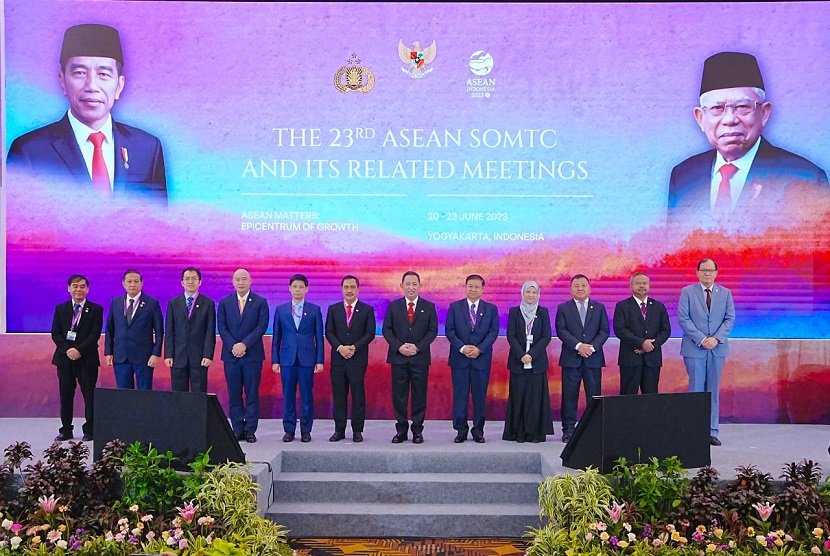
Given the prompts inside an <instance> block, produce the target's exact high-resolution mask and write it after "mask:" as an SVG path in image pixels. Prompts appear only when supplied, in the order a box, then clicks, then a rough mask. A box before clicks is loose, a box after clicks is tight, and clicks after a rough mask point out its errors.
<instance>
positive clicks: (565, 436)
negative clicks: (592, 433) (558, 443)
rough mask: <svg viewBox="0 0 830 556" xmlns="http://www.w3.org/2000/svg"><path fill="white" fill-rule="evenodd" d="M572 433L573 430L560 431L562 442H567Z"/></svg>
mask: <svg viewBox="0 0 830 556" xmlns="http://www.w3.org/2000/svg"><path fill="white" fill-rule="evenodd" d="M573 435H574V433H573V431H565V432H563V433H562V442H568V440H570V439H571V437H572V436H573Z"/></svg>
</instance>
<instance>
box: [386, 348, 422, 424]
mask: <svg viewBox="0 0 830 556" xmlns="http://www.w3.org/2000/svg"><path fill="white" fill-rule="evenodd" d="M428 378H429V365H412V364H411V363H404V364H403V365H396V364H394V363H393V364H392V409H393V410H394V412H395V420H396V421H397V423H395V429H396V430H397V431H398V434H407V432H408V431H409V428H410V426H409V420H408V419H407V415H408V411H407V409H408V406H409V394H410V392H411V393H412V434H420V433H421V432H423V430H424V417H425V416H426V413H427V379H428Z"/></svg>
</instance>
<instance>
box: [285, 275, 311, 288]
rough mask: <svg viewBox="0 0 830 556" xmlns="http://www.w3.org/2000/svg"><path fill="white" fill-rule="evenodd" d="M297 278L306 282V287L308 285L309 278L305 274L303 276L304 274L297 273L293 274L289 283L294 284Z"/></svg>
mask: <svg viewBox="0 0 830 556" xmlns="http://www.w3.org/2000/svg"><path fill="white" fill-rule="evenodd" d="M297 280H299V281H300V282H302V283H303V284H305V287H308V278H306V277H305V276H303V275H302V274H295V275H294V276H292V277H291V278H290V279H289V280H288V285H289V286H290V285H291V284H293V283H294V282H296V281H297Z"/></svg>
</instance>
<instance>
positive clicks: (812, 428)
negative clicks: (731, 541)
mask: <svg viewBox="0 0 830 556" xmlns="http://www.w3.org/2000/svg"><path fill="white" fill-rule="evenodd" d="M82 422H83V418H80V417H76V418H75V428H76V434H77V435H78V436H77V438H76V440H77V441H80V426H81V423H82ZM59 427H60V419H58V418H57V417H55V418H35V419H26V418H19V419H18V418H14V419H12V418H4V419H0V447H2V448H3V449H5V448H6V447H7V446H9V445H10V444H13V443H14V442H17V441H23V440H25V441H26V442H28V443H29V444H30V445H31V446H32V452H33V453H34V454H35V456H36V457H39V456H40V455H41V454H42V453H43V450H45V449H46V448H47V447H49V445H50V444H51V443H52V441H53V440H54V438H55V435H57V434H58V428H59ZM503 427H504V423H503V422H492V423H488V424H487V425H486V427H485V437H486V438H487V442H486V443H485V444H476V443H474V442H472V441H471V440H470V441H467V442H465V443H463V444H454V443H453V438H454V437H455V431H454V430H453V428H452V423H451V422H450V421H427V422H426V423H425V425H424V443H423V444H422V445H420V446H418V445H415V444H412V442H411V441H410V442H406V443H403V444H392V443H391V442H390V440H391V439H392V436H393V435H394V434H395V423H394V421H380V420H372V421H367V422H366V429H365V431H364V434H363V436H364V439H365V440H364V441H363V442H362V443H360V444H355V443H353V442H352V441H351V431H350V430H347V434H346V440H341V441H340V442H329V441H328V439H329V437H330V436H331V435H332V433H333V432H334V423H333V421H331V420H330V419H321V420H316V421H315V422H314V430H312V433H311V434H312V441H311V442H309V443H307V444H303V443H302V442H300V441H299V438H298V439H297V440H295V441H294V442H290V443H285V442H282V435H283V431H282V421H280V420H279V419H263V420H260V422H259V430H257V438H258V442H257V443H256V444H248V443H246V442H242V443H241V444H240V445H241V446H242V450H243V451H244V452H245V455H246V457H247V459H248V460H249V461H251V462H270V463H272V464H273V463H274V462H278V461H279V458H280V456H281V454H282V453H283V452H293V451H315V452H319V451H324V452H338V451H345V450H348V451H352V450H359V451H365V452H387V451H393V452H396V453H408V454H417V453H419V452H434V451H436V450H438V451H446V452H448V453H452V452H453V451H460V450H461V451H464V452H470V451H479V452H488V453H490V452H497V453H504V452H508V453H509V452H538V453H540V454H542V455H543V456H544V458H545V459H546V460H547V461H548V462H549V463H550V468H549V474H551V475H555V474H561V473H572V472H573V470H571V469H567V468H565V467H563V466H562V462H561V460H560V459H559V455H560V454H561V452H562V448H563V447H564V446H565V445H564V444H563V443H562V442H560V439H561V426H560V423H558V422H557V423H554V427H555V429H556V435H555V436H548V441H547V442H544V443H539V444H530V443H525V444H518V443H516V442H505V441H503V440H501V433H502V429H503ZM719 438H720V440H721V441H722V442H723V446H719V447H712V451H711V454H712V467H714V468H715V469H717V470H718V471H720V473H721V478H724V479H728V478H729V477H730V476H731V474H732V471H733V470H734V469H735V467H737V466H739V465H749V464H752V465H755V466H756V467H758V469H760V470H761V471H765V472H767V473H770V474H771V475H772V476H773V478H776V479H777V478H778V475H780V474H781V467H782V466H783V465H784V464H786V463H789V462H791V461H800V460H802V459H805V458H806V459H810V460H813V461H816V462H819V463H820V464H821V465H822V468H823V469H824V472H825V474H827V472H828V471H830V456H828V453H827V447H828V444H830V426H827V425H766V424H764V425H756V424H729V423H726V424H721V432H720V435H719ZM89 445H90V451H91V449H92V444H91V443H89Z"/></svg>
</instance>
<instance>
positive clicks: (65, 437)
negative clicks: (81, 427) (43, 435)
mask: <svg viewBox="0 0 830 556" xmlns="http://www.w3.org/2000/svg"><path fill="white" fill-rule="evenodd" d="M67 440H72V433H71V432H62V433H60V434H59V435H58V436H56V437H55V442H65V441H67Z"/></svg>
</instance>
